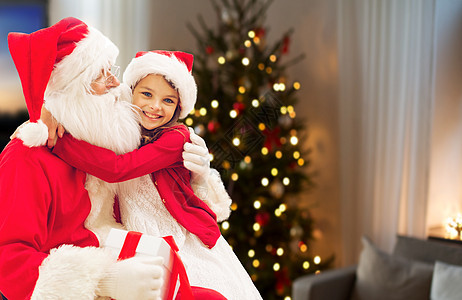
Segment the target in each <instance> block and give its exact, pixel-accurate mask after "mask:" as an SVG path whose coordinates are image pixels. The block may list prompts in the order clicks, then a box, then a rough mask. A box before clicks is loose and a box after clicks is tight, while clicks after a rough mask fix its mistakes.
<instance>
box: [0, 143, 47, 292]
mask: <svg viewBox="0 0 462 300" xmlns="http://www.w3.org/2000/svg"><path fill="white" fill-rule="evenodd" d="M12 143H14V144H12ZM12 143H10V145H9V146H7V148H5V150H4V152H3V155H0V194H1V196H0V211H1V212H2V213H1V214H2V216H1V220H0V290H1V291H2V293H4V294H5V296H6V297H7V298H8V299H13V300H14V299H30V297H31V294H32V291H33V289H34V286H35V282H36V281H37V278H38V267H39V265H40V264H41V263H42V261H43V259H45V257H46V256H47V254H48V253H45V252H43V251H44V250H43V249H44V248H45V247H44V244H45V243H46V240H47V236H48V231H47V222H48V221H49V220H48V214H47V212H48V207H49V205H50V199H51V194H50V190H49V184H48V181H47V179H46V174H44V172H43V170H42V168H41V166H40V165H39V163H38V162H37V161H35V160H34V156H33V155H31V154H33V153H29V156H27V157H26V155H22V154H21V151H23V149H22V148H21V147H22V145H18V144H17V143H21V142H19V140H17V141H13V142H12ZM18 152H19V153H18Z"/></svg>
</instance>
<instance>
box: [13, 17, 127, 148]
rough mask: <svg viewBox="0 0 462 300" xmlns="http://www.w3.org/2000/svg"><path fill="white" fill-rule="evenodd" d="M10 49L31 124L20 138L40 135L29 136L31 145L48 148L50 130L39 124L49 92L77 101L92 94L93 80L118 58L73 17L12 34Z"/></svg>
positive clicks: (110, 45) (96, 34)
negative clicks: (78, 98)
mask: <svg viewBox="0 0 462 300" xmlns="http://www.w3.org/2000/svg"><path fill="white" fill-rule="evenodd" d="M8 47H9V50H10V53H11V56H12V58H13V61H14V64H15V66H16V69H17V70H18V74H19V78H20V79H21V84H22V88H23V93H24V97H25V100H26V104H27V110H28V112H29V117H30V121H31V123H30V124H28V125H27V126H26V127H24V128H22V129H21V130H20V132H19V134H18V136H19V137H20V138H21V135H22V136H23V137H24V136H25V135H27V136H34V137H35V138H34V139H32V140H31V139H30V138H27V140H28V144H27V145H28V146H38V145H43V144H44V143H45V142H46V139H47V138H48V130H46V132H45V129H46V126H45V125H44V124H43V123H41V121H40V120H39V119H40V112H41V109H42V106H43V102H44V98H45V97H46V94H47V95H51V94H53V93H67V95H68V97H76V96H78V95H79V93H86V92H89V91H90V84H91V81H92V80H94V79H96V78H97V77H98V76H99V74H100V72H101V70H102V69H103V68H109V67H110V66H111V65H112V64H113V63H114V62H115V59H116V58H117V55H118V54H119V50H118V48H117V47H116V46H115V45H114V44H113V43H112V42H111V41H110V40H109V39H108V38H107V37H105V36H104V35H103V34H102V33H101V32H99V31H98V30H96V29H94V28H92V27H90V26H87V25H86V24H85V23H84V22H82V21H80V20H78V19H76V18H71V17H70V18H65V19H63V20H61V21H59V22H58V23H56V24H55V25H53V26H50V27H48V28H44V29H41V30H38V31H35V32H33V33H31V34H25V33H18V32H11V33H9V34H8ZM45 135H46V138H45ZM23 140H25V139H23Z"/></svg>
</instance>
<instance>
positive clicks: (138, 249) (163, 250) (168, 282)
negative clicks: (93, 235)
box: [104, 228, 189, 300]
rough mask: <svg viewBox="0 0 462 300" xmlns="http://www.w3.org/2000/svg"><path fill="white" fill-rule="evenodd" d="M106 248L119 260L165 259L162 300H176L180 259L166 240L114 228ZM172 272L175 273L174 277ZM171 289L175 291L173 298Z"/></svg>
mask: <svg viewBox="0 0 462 300" xmlns="http://www.w3.org/2000/svg"><path fill="white" fill-rule="evenodd" d="M171 241H173V239H171ZM173 243H174V242H173ZM104 247H105V248H109V249H112V250H114V251H115V252H116V253H117V255H119V259H126V258H129V257H133V256H142V255H149V256H162V257H163V258H164V262H163V265H162V267H163V269H164V272H163V281H164V284H163V286H162V288H161V299H168V300H169V299H175V297H176V294H177V292H178V289H179V286H180V283H179V279H178V272H177V271H175V270H176V269H178V267H177V265H178V263H179V262H178V259H179V258H178V255H177V254H176V253H175V252H174V250H173V249H172V247H171V246H170V244H169V243H167V241H166V240H165V239H164V238H161V237H155V236H151V235H147V234H141V233H138V232H132V231H131V232H129V231H125V230H121V229H116V228H112V229H111V231H110V232H109V235H108V237H107V239H106V241H105V243H104ZM174 247H176V245H174ZM181 266H182V264H181ZM183 268H184V267H183ZM172 272H174V273H175V274H173V276H172ZM172 284H173V285H174V286H172ZM188 284H189V282H188ZM171 289H173V290H174V292H173V297H172V295H171V294H172V292H171V291H170V290H171ZM169 291H170V293H169ZM169 294H170V296H169Z"/></svg>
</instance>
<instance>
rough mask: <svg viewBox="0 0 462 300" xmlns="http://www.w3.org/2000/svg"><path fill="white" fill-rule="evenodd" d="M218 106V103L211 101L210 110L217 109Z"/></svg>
mask: <svg viewBox="0 0 462 300" xmlns="http://www.w3.org/2000/svg"><path fill="white" fill-rule="evenodd" d="M219 105H220V103H219V102H218V100H212V102H210V106H212V108H215V109H217V108H218V106H219Z"/></svg>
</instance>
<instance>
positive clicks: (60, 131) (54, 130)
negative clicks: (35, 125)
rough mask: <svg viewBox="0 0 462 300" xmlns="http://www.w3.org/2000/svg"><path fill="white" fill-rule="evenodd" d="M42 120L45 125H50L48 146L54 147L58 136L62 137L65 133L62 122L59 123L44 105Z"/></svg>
mask: <svg viewBox="0 0 462 300" xmlns="http://www.w3.org/2000/svg"><path fill="white" fill-rule="evenodd" d="M40 120H42V122H43V123H45V125H47V127H48V140H47V146H48V148H53V147H54V146H55V145H56V141H57V140H58V136H59V137H60V138H62V137H63V135H64V131H65V130H64V127H63V125H61V124H58V122H57V121H56V119H55V118H54V117H53V116H52V114H51V113H50V112H49V111H48V110H47V109H46V108H45V106H42V111H41V114H40Z"/></svg>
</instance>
